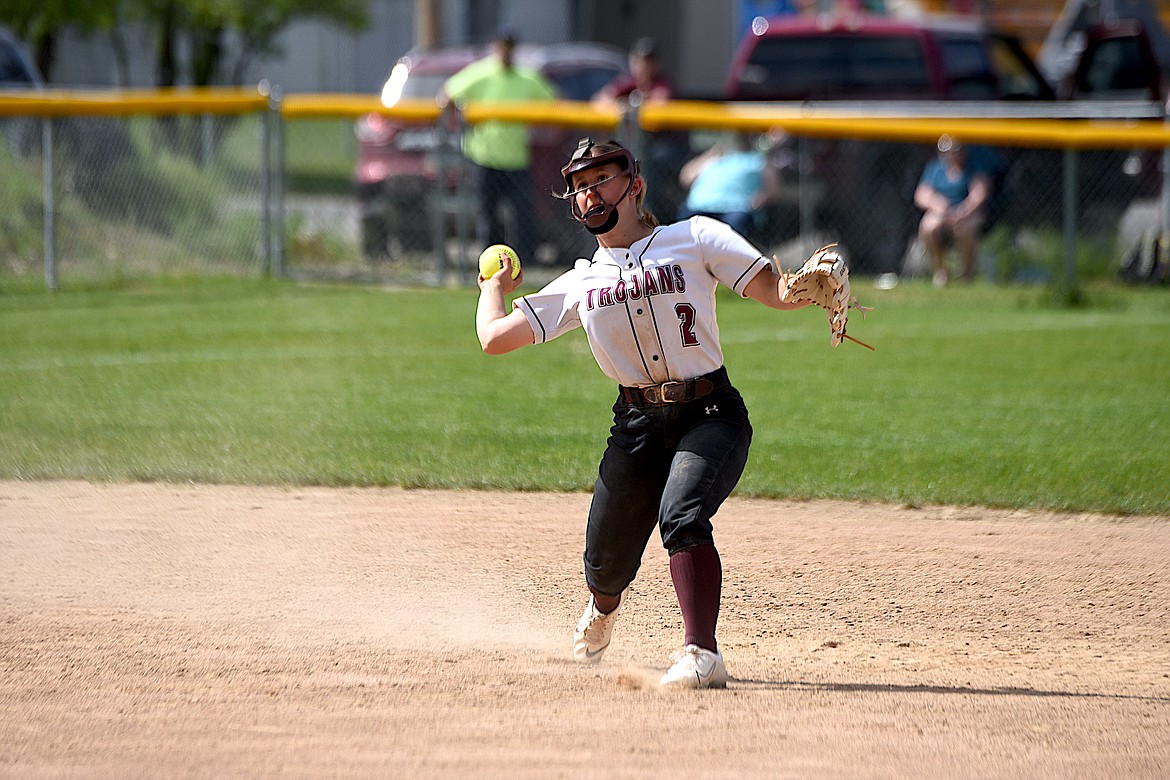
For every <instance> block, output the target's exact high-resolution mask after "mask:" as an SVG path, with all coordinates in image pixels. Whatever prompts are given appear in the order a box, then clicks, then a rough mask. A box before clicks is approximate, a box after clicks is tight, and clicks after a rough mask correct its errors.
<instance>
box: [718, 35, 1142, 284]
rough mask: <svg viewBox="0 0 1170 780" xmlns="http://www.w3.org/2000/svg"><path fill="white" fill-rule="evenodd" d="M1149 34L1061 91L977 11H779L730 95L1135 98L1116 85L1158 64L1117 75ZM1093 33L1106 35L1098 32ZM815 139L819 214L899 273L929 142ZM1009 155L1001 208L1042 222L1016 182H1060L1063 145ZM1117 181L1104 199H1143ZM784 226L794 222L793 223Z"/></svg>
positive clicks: (1093, 54)
mask: <svg viewBox="0 0 1170 780" xmlns="http://www.w3.org/2000/svg"><path fill="white" fill-rule="evenodd" d="M1139 33H1140V31H1135V30H1133V29H1128V28H1127V30H1121V29H1117V30H1114V33H1113V34H1110V35H1105V34H1101V36H1100V38H1099V40H1100V41H1101V42H1105V43H1106V45H1104V46H1103V47H1102V46H1089V47H1087V48H1086V49H1085V51H1084V53H1083V58H1082V67H1081V68H1079V69H1078V70H1077V71H1076V73H1077V74H1078V77H1077V80H1076V82H1075V86H1076V87H1077V88H1076V89H1075V90H1074V89H1072V88H1068V89H1066V90H1065V91H1064V92H1063V94H1062V95H1058V94H1057V90H1056V89H1055V88H1054V87H1053V86H1052V85H1050V84H1049V83H1048V82H1047V81H1046V80H1045V78H1044V76H1043V75H1042V74H1041V72H1040V70H1039V69H1038V68H1037V66H1036V64H1035V63H1034V61H1033V60H1032V59H1031V57H1029V55H1028V54H1027V52H1026V51H1025V50H1024V48H1023V47H1022V46H1021V44H1020V43H1019V41H1018V40H1017V39H1015V38H1013V37H1011V36H1007V35H1003V34H1000V33H997V32H995V31H993V30H990V29H988V28H987V27H986V26H984V25H983V24H982V23H981V22H980V21H978V20H977V19H974V18H957V17H936V16H918V17H910V18H891V17H882V16H873V15H866V14H853V13H846V14H842V15H840V16H838V17H836V18H833V19H829V20H826V19H825V18H824V17H823V16H782V17H774V18H770V19H766V20H763V19H761V20H757V22H756V24H755V25H753V28H752V29H751V30H750V31H749V32H748V33H747V34H746V35H745V37H744V39H743V40H742V41H741V43H740V45H739V47H738V49H737V51H736V53H735V55H734V58H733V60H732V63H731V67H730V69H729V72H728V78H727V83H726V95H727V97H728V99H730V100H767V101H811V102H819V101H826V102H828V101H883V102H890V101H923V100H933V101H952V100H963V101H1042V102H1051V101H1055V100H1058V99H1061V98H1062V97H1063V98H1076V99H1085V98H1086V97H1089V94H1088V92H1089V91H1091V90H1094V89H1095V90H1096V91H1095V92H1094V94H1093V95H1092V96H1093V97H1102V98H1121V97H1127V98H1128V97H1132V96H1133V93H1132V90H1130V91H1127V92H1125V93H1124V94H1122V93H1121V92H1119V91H1117V90H1114V89H1113V88H1112V87H1113V86H1114V85H1125V86H1126V87H1127V89H1129V88H1132V87H1133V85H1134V84H1143V85H1146V84H1149V83H1150V79H1151V78H1152V79H1153V81H1154V82H1155V83H1157V74H1156V71H1155V73H1154V74H1152V76H1151V74H1150V73H1149V72H1148V68H1149V63H1148V62H1146V63H1145V64H1143V65H1141V66H1140V71H1141V72H1139V73H1137V74H1136V75H1135V74H1134V73H1132V72H1129V73H1126V74H1118V73H1117V72H1116V71H1117V65H1118V62H1119V61H1123V62H1125V63H1129V62H1131V61H1133V59H1134V58H1132V57H1128V56H1127V58H1124V59H1123V58H1120V57H1118V55H1119V54H1121V53H1123V51H1124V53H1126V54H1127V55H1128V54H1130V53H1132V52H1134V51H1142V50H1141V48H1140V46H1141V44H1140V43H1138V42H1135V41H1136V36H1137V35H1138V34H1139ZM1089 40H1090V41H1096V40H1098V39H1097V38H1094V37H1092V36H1090V37H1089ZM1123 42H1124V44H1123ZM1125 45H1130V48H1124V46H1125ZM1135 47H1136V48H1135ZM1094 61H1096V62H1097V63H1098V64H1097V65H1096V66H1094V65H1093V64H1092V63H1093V62H1094ZM1110 68H1112V70H1111V69H1110ZM1154 89H1155V90H1158V89H1160V87H1154ZM1151 94H1158V92H1157V91H1155V92H1153V93H1151ZM790 143H792V144H794V145H795V143H796V141H791V142H790ZM811 144H812V146H811V149H812V151H811V158H812V162H813V171H814V176H815V177H816V178H817V179H818V180H819V181H820V182H822V183H823V184H824V186H822V187H819V188H818V191H819V192H820V197H819V199H818V202H817V203H816V206H815V211H816V216H817V220H818V222H819V223H820V224H822V225H824V226H825V228H826V229H827V230H828V231H829V232H831V233H832V234H833V235H834V237H837V238H839V239H840V240H841V242H842V243H843V244H844V245H845V246H846V248H847V249H848V250H849V252H850V254H851V261H852V263H853V265H854V267H855V268H856V269H858V270H859V271H861V272H862V273H885V272H890V271H897V270H899V268H900V266H901V261H902V256H903V254H904V251H905V248H906V245H907V244H908V242H909V240H910V239H911V237H912V236H913V235H914V232H915V226H916V224H917V220H918V213H917V211H916V210H915V209H914V207H913V203H912V194H913V190H914V186H915V184H916V182H917V178H918V175H919V174H920V173H921V171H922V168H923V166H924V165H925V162H926V159H927V157H928V156H929V154H930V152H929V149H928V148H923V147H921V145H914V144H899V143H879V142H869V141H866V142H862V141H850V140H817V141H812V142H811ZM1004 151H1005V152H1007V154H1005V157H1006V159H1005V166H1004V168H1003V178H1002V179H1001V180H1000V181H997V182H996V184H997V186H996V193H997V195H996V203H995V209H994V211H995V213H994V214H993V216H994V217H1000V216H1005V217H1006V216H1008V215H1009V214H1010V209H1011V208H1012V207H1013V206H1017V207H1019V208H1020V209H1022V210H1023V212H1022V217H1025V218H1034V217H1036V216H1037V213H1036V203H1037V200H1038V198H1037V197H1035V196H1034V193H1032V194H1028V193H1024V192H1021V191H1015V192H1013V189H1015V188H1016V187H1023V188H1026V187H1029V186H1031V187H1037V186H1045V187H1047V186H1050V184H1051V182H1050V176H1051V171H1054V170H1059V165H1060V162H1059V158H1058V157H1057V158H1055V159H1050V158H1053V155H1054V154H1056V153H1050V152H1047V151H1045V150H1004ZM793 156H794V155H793ZM1085 157H1086V162H1085V164H1084V166H1083V168H1082V170H1083V171H1084V173H1083V174H1082V175H1084V176H1085V177H1090V176H1093V175H1097V174H1101V175H1102V176H1104V175H1105V172H1109V174H1110V175H1111V174H1112V173H1115V172H1118V171H1122V170H1124V171H1126V172H1127V174H1126V175H1128V172H1129V171H1132V170H1133V167H1134V166H1133V160H1132V155H1131V154H1130V153H1129V152H1116V153H1114V152H1111V151H1109V152H1095V153H1092V154H1089V155H1086V156H1085ZM1053 166H1055V167H1053ZM1040 170H1047V171H1048V172H1049V173H1048V176H1047V177H1045V176H1039V177H1037V176H1034V175H1033V173H1034V172H1035V171H1040ZM1029 178H1030V179H1031V181H1027V180H1028V179H1029ZM1106 189H1107V190H1108V191H1102V192H1101V193H1100V194H1099V195H1095V197H1106V198H1109V199H1112V200H1114V201H1116V202H1119V203H1121V202H1125V201H1126V199H1127V198H1129V197H1132V193H1131V192H1130V191H1129V188H1128V186H1123V187H1114V188H1106ZM1013 195H1014V197H1013ZM777 222H778V223H785V222H786V223H787V224H791V223H792V220H791V219H788V220H778V221H777Z"/></svg>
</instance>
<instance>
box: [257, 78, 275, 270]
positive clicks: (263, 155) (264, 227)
mask: <svg viewBox="0 0 1170 780" xmlns="http://www.w3.org/2000/svg"><path fill="white" fill-rule="evenodd" d="M259 89H260V94H261V95H264V96H265V97H267V98H268V109H267V110H266V111H265V112H264V114H263V115H262V116H261V117H260V257H261V261H262V262H263V264H264V268H263V272H264V275H265V276H271V275H272V266H273V262H272V224H271V222H272V171H271V164H272V93H271V92H270V91H269V89H268V80H267V79H265V80H264V81H261V82H260V87H259Z"/></svg>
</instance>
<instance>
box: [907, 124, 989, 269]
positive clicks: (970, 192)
mask: <svg viewBox="0 0 1170 780" xmlns="http://www.w3.org/2000/svg"><path fill="white" fill-rule="evenodd" d="M937 149H938V154H937V156H935V157H934V158H933V159H932V160H931V161H930V162H929V163H927V165H926V168H925V170H923V172H922V178H921V179H920V180H919V182H918V187H917V188H916V189H915V191H914V205H916V206H917V207H918V208H920V209H922V211H923V214H922V220H921V222H919V224H918V239H919V241H921V242H922V247H923V249H925V250H926V254H927V256H928V257H929V258H930V262H931V266H932V267H933V268H934V284H935V286H936V287H944V286H946V284H947V282H948V281H949V280H950V271H949V269H948V268H947V262H946V247H947V244H948V242H951V241H953V242H954V244H955V247H956V248H957V249H958V250H959V254H960V256H961V258H962V264H963V270H962V279H963V280H964V281H972V280H973V279H974V278H975V261H976V257H977V256H978V253H979V239H980V236H981V235H982V233H983V225H984V223H985V221H986V206H987V201H988V198H989V197H990V196H991V188H992V167H991V164H990V150H988V154H984V153H983V150H981V149H975V148H974V147H973V148H971V149H968V148H967V147H964V146H963V145H962V144H961V143H960V142H959V141H957V140H956V139H954V138H952V137H951V136H949V135H944V136H942V137H940V138H939V139H938V144H937Z"/></svg>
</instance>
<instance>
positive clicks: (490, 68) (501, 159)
mask: <svg viewBox="0 0 1170 780" xmlns="http://www.w3.org/2000/svg"><path fill="white" fill-rule="evenodd" d="M515 50H516V36H515V34H514V33H513V32H512V31H511V30H508V29H505V30H501V32H500V33H499V34H498V35H497V36H496V39H495V40H494V41H493V42H492V53H491V55H490V56H488V57H485V58H484V59H481V60H477V61H476V62H473V63H471V64H470V65H468V66H467V67H465V68H463V69H462V70H460V71H459V72H458V73H456V74H455V75H453V76H451V78H449V79H448V80H447V82H446V84H444V85H443V92H444V94H445V95H446V97H447V98H448V99H450V100H454V101H455V102H456V103H460V104H463V103H468V102H482V103H505V102H515V101H529V100H553V99H554V98H555V97H556V88H555V87H554V86H553V85H552V83H551V82H549V81H548V80H547V79H546V78H544V76H542V75H540V74H539V73H537V72H536V71H534V70H531V69H529V68H525V67H522V66H519V65H517V64H516V63H515V62H514V54H515ZM463 154H464V156H465V157H467V159H468V160H470V161H471V162H473V163H475V165H476V181H477V189H478V192H479V203H480V214H479V219H478V222H477V236H476V238H477V240H478V241H479V242H480V244H482V245H484V246H486V245H488V244H501V243H508V244H511V245H512V247H513V248H514V249H515V250H516V251H517V252H518V253H519V254H520V257H521V258H522V260H524V261H528V260H531V259H532V256H533V254H534V252H535V251H536V238H535V232H534V230H533V223H532V218H531V215H532V212H533V195H532V179H531V176H530V174H529V171H528V168H529V162H530V149H529V139H528V127H527V126H525V125H523V124H519V123H516V122H497V121H488V122H481V123H479V124H477V125H473V126H472V127H470V128H468V130H467V131H466V132H465V133H464V135H463ZM505 202H508V203H509V204H510V205H511V208H512V210H513V212H514V219H513V224H514V225H515V226H516V235H515V236H507V235H505V231H504V221H503V218H502V216H501V214H500V206H501V205H502V204H503V203H505Z"/></svg>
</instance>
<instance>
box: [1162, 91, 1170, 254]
mask: <svg viewBox="0 0 1170 780" xmlns="http://www.w3.org/2000/svg"><path fill="white" fill-rule="evenodd" d="M1163 111H1164V112H1165V116H1164V118H1163V120H1162V121H1163V122H1164V123H1165V124H1166V126H1167V127H1170V100H1168V101H1167V102H1166V105H1165V107H1164V109H1163ZM1161 228H1162V229H1161V234H1162V246H1168V245H1170V146H1163V147H1162V224H1161Z"/></svg>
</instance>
